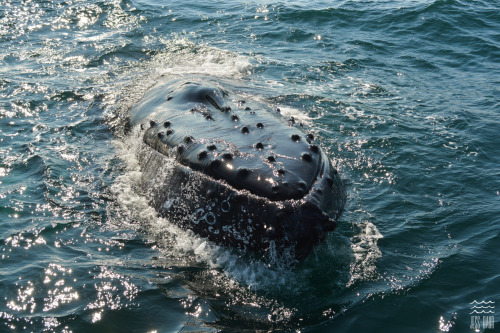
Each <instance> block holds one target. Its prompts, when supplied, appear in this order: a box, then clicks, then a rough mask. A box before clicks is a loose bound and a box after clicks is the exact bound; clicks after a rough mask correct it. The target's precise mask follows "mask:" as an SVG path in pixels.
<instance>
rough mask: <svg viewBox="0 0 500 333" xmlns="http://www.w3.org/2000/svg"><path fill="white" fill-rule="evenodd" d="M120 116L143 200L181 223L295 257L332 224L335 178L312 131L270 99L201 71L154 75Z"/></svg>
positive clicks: (339, 197) (212, 236)
mask: <svg viewBox="0 0 500 333" xmlns="http://www.w3.org/2000/svg"><path fill="white" fill-rule="evenodd" d="M129 123H130V125H131V127H137V131H138V132H139V138H140V140H142V142H143V143H141V146H142V149H141V150H140V153H139V163H140V166H141V170H142V177H143V180H144V183H145V184H146V185H145V187H147V188H148V189H149V194H148V197H149V199H150V204H151V205H152V206H153V207H154V208H155V209H156V210H157V212H158V213H159V214H160V215H161V216H163V217H166V218H167V219H168V220H169V221H171V222H173V223H174V224H176V225H178V226H180V227H181V228H184V229H190V230H192V231H193V232H194V233H196V234H198V235H200V236H202V237H205V238H207V239H209V240H211V241H213V242H215V243H217V244H221V245H229V246H233V247H236V248H239V249H248V250H251V251H255V252H258V253H264V254H265V253H266V252H267V251H272V250H273V249H274V250H275V251H277V252H278V253H283V252H285V251H288V253H291V254H292V255H293V256H294V258H296V259H297V260H300V259H303V258H305V257H306V256H307V255H308V254H309V253H310V252H311V251H312V249H313V247H314V246H315V245H316V244H318V243H320V242H321V241H322V240H323V239H324V238H325V235H326V233H327V232H329V231H333V230H334V229H335V227H336V225H337V220H338V219H339V217H340V215H341V213H342V210H343V207H344V203H345V200H346V194H345V190H344V186H343V182H342V181H341V178H340V176H339V175H338V173H337V170H335V169H334V168H332V167H331V164H330V161H329V158H328V156H326V154H325V153H324V151H323V150H322V149H321V148H320V146H319V145H318V143H317V142H316V140H315V137H314V135H313V134H312V133H306V132H304V131H303V127H302V124H299V123H298V122H296V121H295V119H294V118H293V117H291V118H290V119H285V118H284V117H283V116H282V115H281V114H279V109H271V108H270V107H269V106H268V105H265V104H264V103H261V102H257V101H253V100H245V99H244V98H242V96H241V93H240V94H238V93H237V92H234V91H230V90H226V89H225V88H224V87H222V86H221V84H220V83H219V82H218V81H215V80H212V79H209V78H203V77H202V78H194V79H189V80H186V79H184V78H176V79H169V78H161V79H160V80H159V81H158V83H157V84H156V85H155V86H153V87H152V88H151V89H149V90H148V91H147V92H146V93H145V95H144V96H143V97H142V99H141V100H140V101H139V102H138V103H137V104H136V105H135V106H133V107H132V108H131V110H130V118H129ZM172 161H173V166H172ZM166 169H168V172H166V171H165V170H166ZM165 172H166V173H165ZM159 174H165V176H164V177H163V178H162V177H158V175H159Z"/></svg>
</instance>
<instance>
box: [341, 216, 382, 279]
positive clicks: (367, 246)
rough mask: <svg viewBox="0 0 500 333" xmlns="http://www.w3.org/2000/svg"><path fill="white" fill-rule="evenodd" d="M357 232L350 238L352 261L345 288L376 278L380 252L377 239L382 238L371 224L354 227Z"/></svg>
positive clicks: (360, 224) (366, 223)
mask: <svg viewBox="0 0 500 333" xmlns="http://www.w3.org/2000/svg"><path fill="white" fill-rule="evenodd" d="M355 226H356V227H357V229H358V232H357V233H355V234H354V235H353V236H352V237H351V249H352V252H353V255H354V261H353V262H352V264H351V267H350V270H349V271H350V275H351V278H350V280H349V282H348V283H347V287H349V286H352V285H353V284H355V283H356V282H358V281H363V280H368V279H373V278H375V277H376V276H377V266H376V263H377V260H378V259H379V258H381V257H382V252H381V251H380V249H379V248H378V246H377V242H378V240H379V239H381V238H383V237H384V236H383V235H382V234H381V233H380V232H379V231H378V229H377V227H376V226H375V225H374V224H373V223H371V222H361V223H359V224H356V225H355Z"/></svg>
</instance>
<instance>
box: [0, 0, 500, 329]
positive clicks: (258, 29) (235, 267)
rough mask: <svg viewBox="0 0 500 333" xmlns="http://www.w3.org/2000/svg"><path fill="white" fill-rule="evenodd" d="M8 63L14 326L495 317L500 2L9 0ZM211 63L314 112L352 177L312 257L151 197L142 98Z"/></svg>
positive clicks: (1, 168) (8, 283) (1, 217)
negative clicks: (130, 126)
mask: <svg viewBox="0 0 500 333" xmlns="http://www.w3.org/2000/svg"><path fill="white" fill-rule="evenodd" d="M0 64H1V67H0V73H1V74H0V252H1V253H0V331H2V332H25V331H27V332H29V331H34V332H41V331H47V332H70V331H71V332H179V331H182V332H239V331H244V330H248V331H293V332H448V331H449V332H472V331H478V332H479V331H481V332H482V331H494V330H495V328H496V329H497V330H498V327H499V325H500V323H498V318H500V313H499V312H500V311H497V313H495V309H494V305H495V304H494V303H492V302H498V301H499V300H500V256H499V255H498V254H499V250H498V248H499V246H500V239H499V233H500V218H499V216H500V166H499V165H500V149H499V148H500V136H499V133H500V4H499V3H498V2H497V1H493V0H487V1H457V0H438V1H424V0H419V1H339V2H335V3H334V2H329V1H319V0H318V1H312V2H307V3H305V2H298V1H297V2H278V3H276V2H266V1H262V2H258V3H256V2H246V3H241V2H236V1H229V2H226V3H223V2H214V1H205V0H200V1H171V2H164V3H163V4H158V3H157V2H155V1H151V0H143V1H142V0H139V1H120V0H115V1H97V2H93V1H88V0H81V1H76V0H75V1H51V2H48V1H31V0H26V1H15V0H14V1H8V0H3V1H1V4H0ZM200 73H201V74H208V75H213V76H214V77H219V78H220V79H221V80H230V81H231V82H234V83H235V85H238V86H240V87H244V88H242V91H243V92H244V93H246V94H247V95H248V97H249V98H254V99H258V100H260V101H262V102H264V103H267V104H269V105H270V106H278V107H280V109H281V110H282V113H284V114H285V115H293V116H294V117H296V118H298V119H300V120H301V121H303V122H304V123H305V124H306V126H307V127H308V128H309V129H310V130H312V131H313V132H314V133H316V135H317V136H318V137H319V140H320V141H321V144H322V146H323V147H324V148H325V149H326V150H327V152H328V154H329V155H330V157H331V158H332V161H333V163H334V164H335V165H336V166H337V167H338V168H339V170H340V172H341V174H342V177H343V178H344V179H345V182H346V184H347V191H348V195H349V198H348V204H347V206H346V210H345V213H344V214H343V216H342V218H341V221H340V224H339V228H338V229H337V230H336V231H335V232H334V233H333V234H331V235H329V237H328V239H327V240H326V242H325V243H324V244H322V245H321V246H319V247H318V248H317V249H316V250H315V252H314V253H313V254H312V255H311V256H310V257H308V258H307V259H306V260H305V261H304V262H302V263H301V264H299V265H298V266H295V267H293V268H289V267H288V268H287V267H285V266H283V265H282V264H281V262H280V261H279V260H274V258H269V260H264V261H263V260H260V259H258V258H254V257H252V256H249V255H248V254H245V253H239V252H237V251H235V250H232V249H226V248H220V247H218V246H216V245H214V244H211V243H207V242H206V241H204V240H203V239H200V238H198V237H196V236H194V235H192V234H190V233H188V232H186V231H183V230H179V229H178V228H176V227H175V226H174V225H173V224H172V223H171V221H166V220H164V219H160V218H158V217H157V216H156V214H155V212H154V211H153V210H152V209H151V208H150V207H149V206H148V204H147V198H146V197H145V196H144V195H143V193H142V192H141V190H140V182H139V180H140V175H141V173H140V170H139V168H138V163H137V157H136V154H135V152H136V149H137V148H136V147H137V142H136V141H137V139H136V138H134V137H133V135H128V134H124V133H125V131H124V130H123V127H124V125H125V124H126V119H125V118H126V113H127V111H128V110H129V109H130V107H131V106H132V105H133V104H134V103H135V102H137V100H139V99H140V97H141V94H142V93H143V92H144V91H145V90H146V89H147V87H149V86H151V85H152V84H154V82H155V80H156V79H157V78H158V77H159V76H160V75H183V76H185V77H189V75H193V74H200ZM475 301H476V302H490V303H482V304H488V309H489V310H488V314H485V313H481V314H477V313H473V307H474V306H475V305H476V303H475ZM490 310H491V311H490ZM495 315H496V316H495ZM495 321H496V322H495ZM493 326H496V327H495V328H493Z"/></svg>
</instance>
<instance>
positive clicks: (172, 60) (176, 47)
mask: <svg viewBox="0 0 500 333" xmlns="http://www.w3.org/2000/svg"><path fill="white" fill-rule="evenodd" d="M164 43H165V51H164V52H160V53H158V54H157V55H155V57H153V59H152V62H151V65H152V66H153V67H154V68H156V69H157V73H158V74H159V75H184V74H205V75H210V76H216V77H229V78H241V77H244V76H246V75H248V74H250V73H251V70H252V65H251V63H250V58H248V57H246V56H243V55H240V54H238V53H235V52H231V51H226V50H222V49H218V48H215V47H212V46H209V45H206V44H195V43H193V42H192V41H190V40H189V39H187V38H174V39H169V40H167V41H164Z"/></svg>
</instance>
